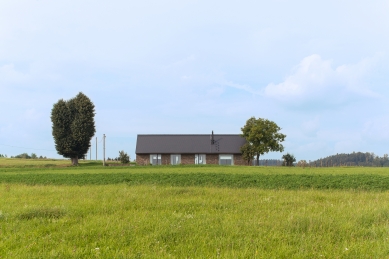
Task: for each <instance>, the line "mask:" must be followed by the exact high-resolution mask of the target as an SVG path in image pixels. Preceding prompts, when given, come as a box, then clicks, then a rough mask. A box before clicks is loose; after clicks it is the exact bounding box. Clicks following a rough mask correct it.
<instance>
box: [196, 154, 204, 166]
mask: <svg viewBox="0 0 389 259" xmlns="http://www.w3.org/2000/svg"><path fill="white" fill-rule="evenodd" d="M195 164H196V165H205V155H202V154H196V155H195Z"/></svg>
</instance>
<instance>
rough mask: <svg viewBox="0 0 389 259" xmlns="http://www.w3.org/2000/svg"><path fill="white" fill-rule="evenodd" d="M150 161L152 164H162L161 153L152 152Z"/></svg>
mask: <svg viewBox="0 0 389 259" xmlns="http://www.w3.org/2000/svg"><path fill="white" fill-rule="evenodd" d="M150 163H151V164H152V165H161V164H162V159H161V154H151V155H150Z"/></svg>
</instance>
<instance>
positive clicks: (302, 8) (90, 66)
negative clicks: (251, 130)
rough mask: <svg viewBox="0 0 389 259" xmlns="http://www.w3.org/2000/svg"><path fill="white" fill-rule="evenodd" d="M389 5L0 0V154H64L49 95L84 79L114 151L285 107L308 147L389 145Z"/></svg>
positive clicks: (306, 155)
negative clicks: (58, 147) (142, 139)
mask: <svg viewBox="0 0 389 259" xmlns="http://www.w3.org/2000/svg"><path fill="white" fill-rule="evenodd" d="M388 13H389V2H388V1H374V0H373V1H355V0H354V1H263V2H261V1H242V0H241V1H119V0H113V1H96V0H94V1H72V0H69V1H49V0H37V1H31V0H28V1H27V0H26V1H23V0H20V1H18V0H12V1H11V0H2V1H1V3H0V108H1V114H2V119H1V121H0V133H1V134H0V154H7V155H8V156H11V155H17V154H20V153H23V152H28V153H31V152H34V153H37V154H38V155H44V156H48V157H60V156H59V155H57V154H56V151H55V148H54V141H53V138H52V135H51V121H50V112H51V108H52V105H53V104H54V103H55V102H57V101H58V100H59V99H62V98H63V99H69V98H72V97H74V96H75V95H76V94H77V93H78V92H80V91H82V92H84V93H85V94H86V95H88V96H89V97H90V98H91V100H92V101H93V102H94V104H95V106H96V112H97V114H96V130H97V133H96V135H97V137H98V141H100V140H101V136H102V135H103V133H105V134H106V135H107V150H106V151H107V156H109V157H115V156H117V155H118V151H119V150H125V151H126V152H128V153H129V154H130V156H131V159H134V158H135V143H136V135H137V134H162V133H164V134H207V133H210V132H211V131H212V130H214V131H215V133H232V134H233V133H235V134H239V133H240V128H241V127H242V126H243V125H244V124H245V122H246V120H247V119H248V118H250V117H251V116H255V117H262V118H267V119H270V120H273V121H275V122H276V123H277V124H278V125H279V126H280V127H281V128H282V132H283V133H284V134H286V135H287V138H286V141H285V142H284V146H285V152H291V153H293V154H294V155H295V156H296V157H297V159H298V160H300V159H306V160H313V159H317V158H320V157H325V156H328V155H332V154H336V153H348V152H353V151H362V152H374V153H376V154H377V155H380V156H381V155H383V154H385V153H389V150H388V149H389V148H388V147H389V114H388V110H389V109H388V108H389V104H388V103H389V102H388V96H389V56H388V55H389V34H388V31H389V16H388V15H387V14H388ZM10 146H14V147H10ZM16 147H23V148H16ZM27 148H31V149H27ZM98 148H99V158H100V159H101V158H102V156H101V155H102V149H101V143H99V146H98ZM92 157H95V151H94V150H93V152H92ZM265 157H266V158H280V157H281V154H280V153H272V154H268V155H267V156H265Z"/></svg>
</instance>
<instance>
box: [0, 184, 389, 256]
mask: <svg viewBox="0 0 389 259" xmlns="http://www.w3.org/2000/svg"><path fill="white" fill-rule="evenodd" d="M388 194H389V193H388V192H361V191H320V190H304V191H295V190H292V191H288V190H262V189H256V188H246V189H234V188H210V187H167V186H157V185H142V186H128V185H126V184H117V185H104V186H82V187H79V186H26V185H18V184H10V185H8V187H7V186H6V185H4V184H2V185H0V195H1V197H2V199H1V200H0V208H1V214H0V215H1V216H0V230H1V237H2V238H1V240H0V256H1V257H2V258H51V257H59V258H96V257H101V258H386V257H387V256H388V255H389V246H388V245H389V242H388V236H389V204H388V203H387V200H388V198H389V195H388ZM26 215H27V216H26Z"/></svg>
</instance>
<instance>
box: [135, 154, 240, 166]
mask: <svg viewBox="0 0 389 259" xmlns="http://www.w3.org/2000/svg"><path fill="white" fill-rule="evenodd" d="M205 159H206V164H207V165H218V164H219V154H206V158H205ZM161 160H162V165H170V154H162V155H161ZM136 163H137V164H138V165H149V164H150V155H149V154H136ZM194 163H195V155H194V154H181V164H183V165H193V164H194ZM234 165H247V163H246V161H244V160H243V159H242V155H240V154H235V155H234Z"/></svg>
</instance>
